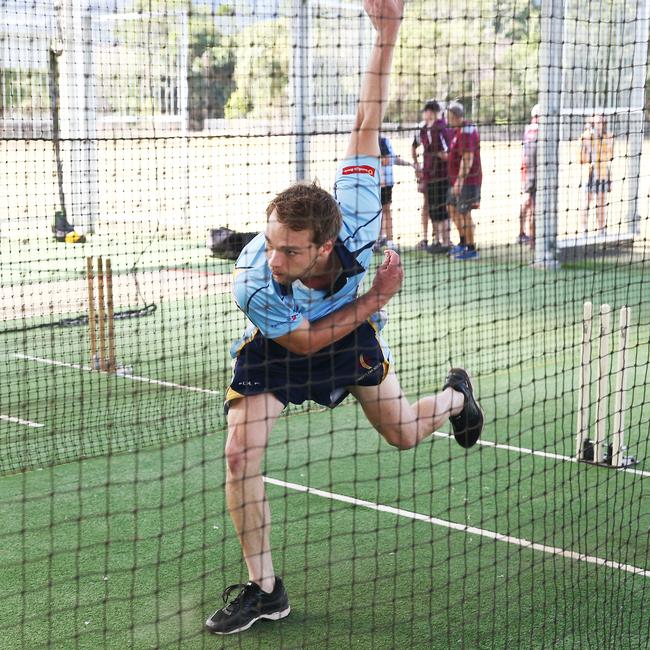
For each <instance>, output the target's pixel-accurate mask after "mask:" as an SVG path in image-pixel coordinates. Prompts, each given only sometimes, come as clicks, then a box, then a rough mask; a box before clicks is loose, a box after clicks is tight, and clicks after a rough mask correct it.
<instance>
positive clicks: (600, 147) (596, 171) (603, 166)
mask: <svg viewBox="0 0 650 650" xmlns="http://www.w3.org/2000/svg"><path fill="white" fill-rule="evenodd" d="M613 159H614V137H613V136H612V134H611V133H608V131H607V120H606V119H605V116H604V115H594V117H593V118H592V119H591V121H590V124H588V126H587V128H586V129H585V131H584V132H583V134H582V136H581V138H580V163H581V164H582V166H583V183H582V184H583V185H584V186H585V188H586V191H587V197H586V205H585V207H583V209H582V219H581V220H582V229H583V230H584V231H587V224H588V218H589V207H590V204H591V202H592V200H593V199H595V202H596V225H597V228H598V231H599V232H601V233H605V230H606V227H607V218H606V214H605V207H606V205H607V204H606V197H605V195H606V194H608V193H609V192H610V191H611V189H612V181H611V165H612V160H613ZM587 171H588V174H586V172H587ZM585 176H586V178H584V177H585ZM585 181H586V183H585Z"/></svg>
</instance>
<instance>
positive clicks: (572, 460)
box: [433, 431, 650, 477]
mask: <svg viewBox="0 0 650 650" xmlns="http://www.w3.org/2000/svg"><path fill="white" fill-rule="evenodd" d="M433 435H434V436H437V437H438V438H451V434H450V433H444V432H443V431H435V432H434V433H433ZM476 444H477V445H482V446H483V447H494V448H495V449H505V450H506V451H514V452H517V453H518V454H529V455H531V456H539V457H540V458H552V459H553V460H563V461H565V462H567V463H577V462H578V461H577V460H576V459H575V458H573V457H572V456H563V455H562V454H555V453H553V452H551V451H538V450H535V449H526V448H525V447H514V446H513V445H503V444H499V443H496V442H492V441H491V440H478V441H477V443H476ZM608 469H612V468H611V467H610V468H608ZM615 469H616V470H617V471H618V472H625V474H638V475H639V476H646V477H647V476H650V472H648V471H645V470H642V469H633V468H632V467H616V468H615Z"/></svg>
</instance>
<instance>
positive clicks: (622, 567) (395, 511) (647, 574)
mask: <svg viewBox="0 0 650 650" xmlns="http://www.w3.org/2000/svg"><path fill="white" fill-rule="evenodd" d="M264 482H265V483H269V484H270V485H277V486H279V487H284V488H287V489H290V490H295V491H296V492H304V493H307V494H312V495H314V496H319V497H323V498H325V499H330V500H332V501H340V502H342V503H349V504H351V505H354V506H360V507H363V508H369V509H370V510H376V511H377V512H384V513H387V514H392V515H397V516H398V517H405V518H408V519H413V520H416V521H423V522H426V523H429V524H433V525H434V526H441V527H443V528H449V529H451V530H457V531H459V532H462V533H468V534H470V535H479V536H480V537H487V538H489V539H493V540H494V541H496V542H506V543H508V544H513V545H515V546H521V547H522V548H527V549H530V550H532V551H540V552H542V553H547V554H549V555H555V556H559V557H564V558H567V559H570V560H576V561H578V562H587V563H589V564H596V565H599V566H605V567H608V568H610V569H617V570H619V571H626V572H627V573H633V574H635V575H640V576H643V577H644V578H650V569H643V568H641V567H637V566H633V565H631V564H623V563H622V562H617V561H616V560H607V559H605V558H602V557H596V556H594V555H586V554H584V553H578V552H577V551H569V550H566V549H563V548H558V547H557V546H548V545H546V544H540V543H539V542H533V541H531V540H528V539H523V538H521V537H513V536H511V535H504V534H503V533H497V532H495V531H492V530H485V529H483V528H477V527H476V526H468V525H466V524H459V523H457V522H455V521H448V520H446V519H439V518H438V517H432V516H431V515H423V514H421V513H419V512H413V511H412V510H404V509H403V508H395V507H394V506H387V505H383V504H379V503H373V502H372V501H366V500H364V499H357V498H356V497H350V496H347V495H345V494H336V493H334V492H327V491H326V490H319V489H318V488H312V487H309V486H307V485H300V484H299V483H290V482H288V481H282V480H280V479H275V478H271V477H269V476H264Z"/></svg>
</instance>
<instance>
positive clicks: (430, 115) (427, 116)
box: [422, 109, 436, 124]
mask: <svg viewBox="0 0 650 650" xmlns="http://www.w3.org/2000/svg"><path fill="white" fill-rule="evenodd" d="M422 119H423V120H424V121H425V122H426V123H427V124H433V123H434V122H435V121H436V114H435V112H434V111H432V110H431V109H427V110H426V111H422Z"/></svg>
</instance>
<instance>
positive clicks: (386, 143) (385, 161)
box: [373, 135, 413, 253]
mask: <svg viewBox="0 0 650 650" xmlns="http://www.w3.org/2000/svg"><path fill="white" fill-rule="evenodd" d="M379 151H380V153H381V166H380V168H379V177H380V179H381V235H380V238H379V240H378V241H377V243H376V244H375V245H374V247H373V250H374V251H375V253H378V252H380V251H381V250H382V249H383V248H390V249H391V250H397V247H396V245H395V243H394V242H393V215H392V210H391V205H392V203H393V185H394V184H395V180H394V177H393V165H405V166H407V167H412V166H413V165H412V164H411V163H410V162H407V161H406V160H404V159H403V158H400V157H399V156H398V155H397V154H396V153H395V151H394V150H393V145H392V144H391V141H390V140H389V139H388V138H387V137H386V136H382V135H380V136H379Z"/></svg>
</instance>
